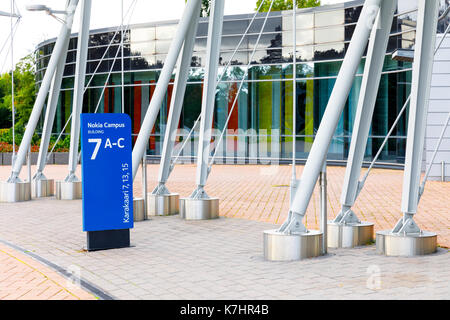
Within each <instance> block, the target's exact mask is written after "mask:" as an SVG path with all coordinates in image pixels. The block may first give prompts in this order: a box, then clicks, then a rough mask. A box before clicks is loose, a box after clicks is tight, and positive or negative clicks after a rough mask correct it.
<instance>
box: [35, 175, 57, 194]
mask: <svg viewBox="0 0 450 320" xmlns="http://www.w3.org/2000/svg"><path fill="white" fill-rule="evenodd" d="M32 187H33V188H32V189H31V192H32V196H33V198H43V197H52V196H54V195H55V181H54V180H53V179H39V180H33V182H32Z"/></svg>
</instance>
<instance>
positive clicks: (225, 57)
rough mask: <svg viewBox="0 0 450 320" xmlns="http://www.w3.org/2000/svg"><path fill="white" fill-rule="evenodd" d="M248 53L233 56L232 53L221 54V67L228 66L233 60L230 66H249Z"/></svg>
mask: <svg viewBox="0 0 450 320" xmlns="http://www.w3.org/2000/svg"><path fill="white" fill-rule="evenodd" d="M249 54H250V53H249V52H248V51H236V53H235V54H234V56H233V52H232V51H228V52H221V53H220V65H223V66H225V65H227V64H228V62H229V61H230V59H232V60H231V62H230V65H247V64H248V56H249Z"/></svg>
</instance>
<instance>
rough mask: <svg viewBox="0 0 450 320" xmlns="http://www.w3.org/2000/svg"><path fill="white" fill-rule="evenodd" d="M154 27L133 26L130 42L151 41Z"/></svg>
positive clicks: (153, 37)
mask: <svg viewBox="0 0 450 320" xmlns="http://www.w3.org/2000/svg"><path fill="white" fill-rule="evenodd" d="M155 37H156V34H155V28H154V27H151V28H135V29H132V30H131V42H142V41H153V40H155V39H156V38H155Z"/></svg>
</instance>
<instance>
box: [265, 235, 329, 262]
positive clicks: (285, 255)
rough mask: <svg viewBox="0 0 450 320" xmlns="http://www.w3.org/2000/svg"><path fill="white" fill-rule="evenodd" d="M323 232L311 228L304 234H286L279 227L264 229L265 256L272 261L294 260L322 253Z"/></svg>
mask: <svg viewBox="0 0 450 320" xmlns="http://www.w3.org/2000/svg"><path fill="white" fill-rule="evenodd" d="M322 237H323V233H322V232H320V231H317V230H309V231H308V232H307V233H302V234H285V233H281V232H278V230H277V229H273V230H266V231H264V258H265V259H266V260H270V261H293V260H302V259H306V258H313V257H318V256H320V255H322Z"/></svg>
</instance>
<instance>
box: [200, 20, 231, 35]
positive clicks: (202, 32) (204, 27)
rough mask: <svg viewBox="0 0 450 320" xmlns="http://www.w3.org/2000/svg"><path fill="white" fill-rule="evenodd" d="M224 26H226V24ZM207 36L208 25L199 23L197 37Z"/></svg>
mask: <svg viewBox="0 0 450 320" xmlns="http://www.w3.org/2000/svg"><path fill="white" fill-rule="evenodd" d="M224 24H226V22H225V23H224ZM206 36H208V23H199V24H198V27H197V37H206Z"/></svg>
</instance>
